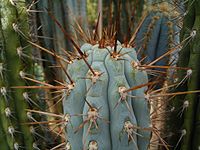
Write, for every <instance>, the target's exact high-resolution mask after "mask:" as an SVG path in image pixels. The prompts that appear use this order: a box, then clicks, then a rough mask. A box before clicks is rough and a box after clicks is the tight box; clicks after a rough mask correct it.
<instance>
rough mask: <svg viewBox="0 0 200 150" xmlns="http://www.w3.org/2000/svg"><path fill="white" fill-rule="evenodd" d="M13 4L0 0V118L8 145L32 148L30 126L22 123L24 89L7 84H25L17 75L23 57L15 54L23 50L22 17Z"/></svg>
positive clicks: (24, 105)
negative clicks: (15, 88)
mask: <svg viewBox="0 0 200 150" xmlns="http://www.w3.org/2000/svg"><path fill="white" fill-rule="evenodd" d="M13 5H14V4H11V3H9V2H2V3H1V42H2V44H3V46H2V51H1V67H2V69H1V75H2V76H1V106H0V107H1V122H2V126H3V128H2V129H3V130H4V136H5V139H7V143H8V146H9V149H18V148H20V147H24V148H26V149H32V145H33V138H32V135H31V132H30V129H29V127H28V126H27V125H25V124H23V123H27V122H28V119H27V115H26V111H25V109H26V108H27V102H26V101H25V100H24V97H23V92H24V90H16V91H15V90H12V89H11V88H10V87H11V86H17V85H25V82H24V80H23V79H22V78H21V77H22V76H21V77H20V75H22V74H20V71H21V70H22V69H24V65H23V61H21V60H19V57H22V56H23V54H24V53H23V51H22V49H21V48H23V47H24V46H25V44H24V40H23V39H21V38H20V37H19V35H20V34H21V32H20V29H19V28H20V27H19V26H20V21H22V20H21V19H20V17H19V14H18V10H17V8H16V7H15V6H13ZM5 6H6V7H5ZM3 12H4V14H3ZM4 19H5V20H4ZM3 20H4V21H3ZM21 52H22V53H21ZM24 70H25V69H24ZM21 73H22V72H21ZM25 141H26V142H25Z"/></svg>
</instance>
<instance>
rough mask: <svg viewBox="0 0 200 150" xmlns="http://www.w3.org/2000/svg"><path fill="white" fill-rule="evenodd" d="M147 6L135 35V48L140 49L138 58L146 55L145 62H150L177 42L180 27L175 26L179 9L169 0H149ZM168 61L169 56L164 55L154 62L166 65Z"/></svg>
mask: <svg viewBox="0 0 200 150" xmlns="http://www.w3.org/2000/svg"><path fill="white" fill-rule="evenodd" d="M147 8H148V10H147V12H146V17H145V19H144V22H143V23H142V25H141V27H140V29H139V31H138V33H137V36H136V50H137V51H140V53H139V56H138V57H139V59H141V58H144V57H146V59H145V62H146V63H150V62H152V61H154V60H155V59H157V58H159V57H160V56H162V55H163V54H165V53H166V52H168V51H169V50H171V49H173V48H174V47H175V46H177V45H178V44H179V36H178V33H179V31H180V29H179V28H178V27H177V24H178V21H179V20H178V19H179V17H178V16H179V11H178V10H177V8H176V6H175V4H174V5H173V2H171V0H167V1H160V0H158V1H157V0H152V1H151V0H149V1H148V3H147ZM174 53H175V51H174V52H173V53H172V54H171V55H174ZM176 53H177V51H176ZM173 59H174V57H173ZM173 61H174V60H173ZM168 62H169V57H165V58H163V59H161V60H159V61H157V62H156V63H155V64H156V65H168Z"/></svg>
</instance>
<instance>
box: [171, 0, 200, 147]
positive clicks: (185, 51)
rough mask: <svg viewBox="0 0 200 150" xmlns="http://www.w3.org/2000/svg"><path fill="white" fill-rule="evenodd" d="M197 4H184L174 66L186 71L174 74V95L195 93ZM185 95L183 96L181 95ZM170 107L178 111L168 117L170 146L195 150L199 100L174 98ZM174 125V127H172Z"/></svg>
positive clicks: (197, 53) (184, 97)
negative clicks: (180, 43) (178, 114)
mask: <svg viewBox="0 0 200 150" xmlns="http://www.w3.org/2000/svg"><path fill="white" fill-rule="evenodd" d="M199 7H200V2H199V1H192V0H190V1H188V3H187V10H186V13H185V14H186V16H185V18H184V22H183V28H182V31H181V41H182V43H183V48H182V50H181V51H180V53H179V61H178V66H180V67H187V68H188V70H187V72H185V71H183V70H179V71H178V82H180V83H181V84H179V86H178V89H177V91H195V90H198V89H199V88H200V87H199V84H198V83H199V75H200V70H199V66H198V62H199V59H200V55H199V51H198V50H199V37H200V34H199V26H200V22H199V11H198V10H199ZM185 94H187V92H186V93H185ZM172 104H173V106H174V107H175V108H176V109H180V108H182V114H183V115H182V116H181V117H180V116H179V117H177V113H180V111H176V112H174V113H172V116H171V119H170V120H169V121H172V122H173V123H174V125H173V126H171V128H170V129H171V130H170V131H171V132H173V133H178V134H174V135H173V138H171V140H170V144H171V145H173V146H174V147H176V148H177V149H181V150H187V149H199V145H200V143H199V141H200V138H199V126H198V122H199V114H198V113H199V98H198V94H195V93H193V94H188V95H181V96H176V97H175V99H174V100H173V103H172ZM175 124H176V125H175Z"/></svg>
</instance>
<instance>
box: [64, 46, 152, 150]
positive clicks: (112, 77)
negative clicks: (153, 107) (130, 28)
mask: <svg viewBox="0 0 200 150" xmlns="http://www.w3.org/2000/svg"><path fill="white" fill-rule="evenodd" d="M116 48H117V50H116V51H115V50H113V47H112V46H111V44H110V45H108V46H106V47H101V45H100V44H97V45H91V44H84V45H83V46H82V47H81V51H82V53H83V54H84V55H81V58H80V59H77V60H73V62H72V63H71V64H69V65H68V69H67V71H68V73H69V75H70V77H71V78H70V79H68V83H70V84H69V85H68V88H67V89H66V98H65V99H64V101H63V109H64V114H65V116H66V118H67V119H66V120H67V121H68V123H67V124H66V136H67V140H68V142H69V144H70V145H71V148H72V149H77V150H79V149H83V148H84V149H85V148H87V149H147V147H148V145H149V138H150V131H148V128H150V124H151V123H150V114H149V108H148V102H147V100H146V99H145V98H144V94H145V93H144V92H145V90H146V87H143V88H141V89H138V90H135V91H131V90H129V89H130V87H134V86H137V85H140V84H145V83H147V82H148V79H147V75H146V72H145V71H140V70H137V69H136V68H134V67H133V66H134V63H138V60H137V56H136V53H135V50H134V49H133V48H125V47H122V45H121V44H120V43H118V44H117V47H116ZM86 59H87V62H88V65H87V63H85V62H84V60H86ZM125 60H127V61H125ZM88 67H89V68H88ZM134 96H135V98H133V97H134ZM141 110H142V111H141ZM145 128H146V129H147V131H145ZM74 139H76V140H74Z"/></svg>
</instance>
